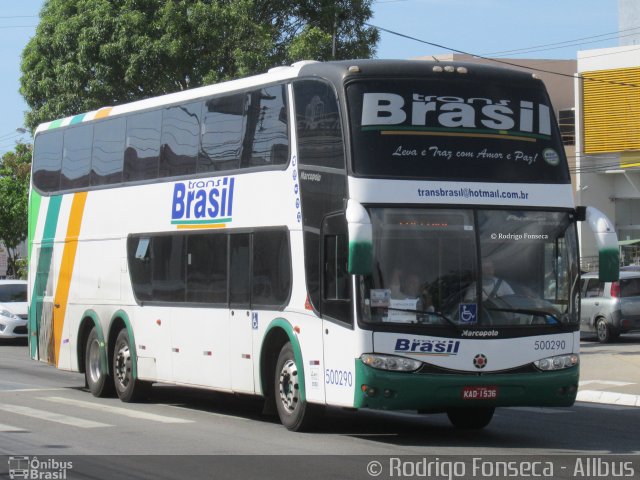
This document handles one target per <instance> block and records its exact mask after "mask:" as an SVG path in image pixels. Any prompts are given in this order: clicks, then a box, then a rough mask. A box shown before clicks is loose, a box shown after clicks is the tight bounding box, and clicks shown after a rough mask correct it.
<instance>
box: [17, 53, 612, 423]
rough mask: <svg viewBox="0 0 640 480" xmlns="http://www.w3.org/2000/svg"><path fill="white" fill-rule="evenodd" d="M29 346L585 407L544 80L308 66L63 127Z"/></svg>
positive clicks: (374, 395) (35, 199)
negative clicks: (579, 396)
mask: <svg viewBox="0 0 640 480" xmlns="http://www.w3.org/2000/svg"><path fill="white" fill-rule="evenodd" d="M34 142H35V144H34V157H33V171H32V189H31V196H30V207H29V209H30V219H29V256H30V268H29V280H30V282H29V294H30V314H29V327H30V353H31V356H32V357H33V358H34V359H38V360H40V361H42V362H48V363H50V364H52V365H55V366H56V367H58V368H60V369H65V370H72V371H79V372H84V374H85V377H86V382H87V386H88V388H89V390H90V391H91V393H93V395H96V396H104V395H109V394H112V393H113V392H114V390H115V393H117V395H118V396H119V397H120V398H121V399H122V400H123V401H125V402H128V401H135V400H137V399H140V398H143V397H144V396H146V395H148V394H149V387H150V385H151V384H152V383H154V382H166V383H172V384H178V385H189V386H197V387H202V388H208V389H215V390H220V391H227V392H239V393H247V394H254V395H259V396H263V397H264V398H265V408H266V410H267V411H272V412H274V413H275V411H277V413H278V414H279V417H280V419H281V421H282V423H283V424H284V425H285V426H286V427H287V428H289V429H291V430H299V429H303V428H307V427H309V426H310V425H311V424H312V422H313V420H314V419H316V418H317V417H318V415H319V414H320V412H321V410H322V407H323V406H326V405H331V406H342V407H351V408H358V409H359V408H371V409H403V410H417V411H419V412H424V413H428V412H446V413H447V414H448V416H449V418H450V420H451V422H452V423H453V424H454V425H455V426H458V427H463V428H482V427H484V426H486V425H487V424H488V423H489V422H490V420H491V418H492V416H493V413H494V410H495V408H496V407H500V406H570V405H572V404H573V403H574V401H575V398H576V391H577V388H578V376H579V288H578V285H579V282H578V278H579V258H578V240H577V234H576V222H577V221H580V220H584V219H585V218H586V219H587V220H589V221H590V223H591V224H592V225H593V227H594V229H595V230H596V233H597V238H598V239H599V241H600V245H601V246H602V251H601V262H600V265H601V270H602V272H601V273H602V275H603V278H606V277H609V278H610V277H615V276H616V275H617V258H616V253H617V242H616V236H615V233H614V230H613V228H612V225H611V224H610V223H609V222H608V221H607V219H606V218H605V217H604V216H602V215H601V214H599V212H598V211H596V210H593V209H584V208H576V207H575V206H574V204H573V197H572V190H571V183H570V176H569V169H568V166H567V162H566V158H565V154H564V152H563V147H562V143H561V141H560V135H559V132H558V128H557V126H556V122H555V118H554V114H553V110H552V107H551V105H550V102H549V98H548V96H547V94H546V92H545V88H544V86H543V84H542V82H541V81H540V80H538V79H536V78H535V77H534V76H532V75H531V74H526V73H523V72H517V71H510V70H505V69H498V68H491V67H487V66H481V65H471V64H467V65H464V64H457V63H446V62H437V63H434V62H426V61H378V60H354V61H347V62H330V63H317V62H301V63H297V64H294V65H292V66H290V67H279V68H275V69H272V70H271V71H269V72H268V73H266V74H263V75H258V76H254V77H250V78H244V79H241V80H234V81H229V82H226V83H221V84H218V85H211V86H206V87H202V88H197V89H193V90H188V91H183V92H179V93H175V94H170V95H166V96H162V97H157V98H151V99H147V100H142V101H138V102H134V103H130V104H126V105H119V106H114V107H106V108H102V109H99V110H97V111H93V112H89V113H86V114H81V115H77V116H73V117H69V118H65V119H61V120H56V121H53V122H51V123H45V124H43V125H40V126H39V127H38V129H37V132H36V134H35V140H34Z"/></svg>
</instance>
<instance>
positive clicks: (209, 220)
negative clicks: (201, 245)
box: [171, 177, 235, 228]
mask: <svg viewBox="0 0 640 480" xmlns="http://www.w3.org/2000/svg"><path fill="white" fill-rule="evenodd" d="M234 182H235V179H234V178H232V177H223V178H215V179H212V180H189V181H187V182H177V183H175V184H174V186H173V203H172V206H171V224H172V225H177V226H178V228H222V227H224V226H225V224H227V223H230V222H231V220H232V216H233V187H234Z"/></svg>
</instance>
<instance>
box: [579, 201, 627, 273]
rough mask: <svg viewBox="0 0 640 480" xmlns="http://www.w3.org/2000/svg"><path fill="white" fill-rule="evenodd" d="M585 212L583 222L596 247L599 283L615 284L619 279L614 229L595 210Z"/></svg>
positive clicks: (603, 216)
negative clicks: (584, 221) (594, 239)
mask: <svg viewBox="0 0 640 480" xmlns="http://www.w3.org/2000/svg"><path fill="white" fill-rule="evenodd" d="M585 210H586V211H585V220H586V221H587V223H588V224H589V227H590V228H591V231H592V232H593V234H594V235H595V237H596V244H597V245H598V256H599V262H598V263H599V266H598V278H599V280H600V281H601V282H616V281H618V279H619V277H620V250H619V247H618V235H617V234H616V229H615V227H614V226H613V224H612V223H611V220H609V218H608V217H607V216H606V215H605V214H604V213H602V212H601V211H600V210H598V209H597V208H594V207H587V208H586V209H585Z"/></svg>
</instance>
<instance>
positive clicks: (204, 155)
mask: <svg viewBox="0 0 640 480" xmlns="http://www.w3.org/2000/svg"><path fill="white" fill-rule="evenodd" d="M245 97H246V94H244V93H235V94H231V95H226V96H221V97H213V98H210V99H208V100H206V101H205V102H204V103H203V109H202V116H201V118H202V130H201V148H200V154H199V156H198V172H212V171H220V170H233V169H235V168H238V167H239V165H240V153H241V150H242V138H243V136H244V129H245Z"/></svg>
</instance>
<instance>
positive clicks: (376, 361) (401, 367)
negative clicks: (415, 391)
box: [360, 353, 422, 372]
mask: <svg viewBox="0 0 640 480" xmlns="http://www.w3.org/2000/svg"><path fill="white" fill-rule="evenodd" d="M360 360H362V363H364V364H365V365H368V366H370V367H372V368H377V369H379V370H392V371H396V372H414V371H416V370H417V369H419V368H420V367H421V366H422V362H421V361H419V360H414V359H412V358H406V357H396V356H394V355H379V354H377V353H363V354H362V355H361V356H360Z"/></svg>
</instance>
